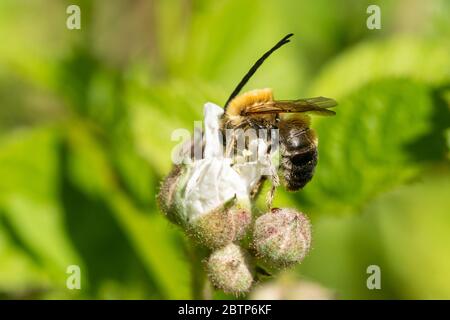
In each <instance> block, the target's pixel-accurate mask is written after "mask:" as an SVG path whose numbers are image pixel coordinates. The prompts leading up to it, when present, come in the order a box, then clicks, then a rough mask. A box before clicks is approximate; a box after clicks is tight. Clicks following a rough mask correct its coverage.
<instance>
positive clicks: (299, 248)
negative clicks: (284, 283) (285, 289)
mask: <svg viewBox="0 0 450 320" xmlns="http://www.w3.org/2000/svg"><path fill="white" fill-rule="evenodd" d="M253 246H254V248H255V250H256V252H257V255H258V257H260V258H262V259H263V260H264V261H265V262H266V263H267V264H268V265H269V266H271V267H275V268H283V267H288V266H290V265H293V264H295V263H299V262H301V261H302V260H303V258H304V257H305V256H306V254H307V253H308V251H309V249H310V246H311V224H310V222H309V220H308V218H306V216H305V215H304V214H302V213H301V212H298V211H296V210H294V209H284V208H283V209H280V208H274V209H272V210H271V212H268V213H265V214H264V215H262V216H260V217H259V218H258V219H256V221H255V226H254V230H253Z"/></svg>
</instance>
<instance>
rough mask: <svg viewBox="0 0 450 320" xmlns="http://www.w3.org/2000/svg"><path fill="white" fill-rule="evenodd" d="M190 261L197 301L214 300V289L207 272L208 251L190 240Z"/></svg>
mask: <svg viewBox="0 0 450 320" xmlns="http://www.w3.org/2000/svg"><path fill="white" fill-rule="evenodd" d="M188 245H189V260H190V263H191V289H192V297H193V299H195V300H210V299H212V288H211V285H210V283H209V280H208V277H207V275H206V272H205V266H204V260H205V259H206V258H207V256H208V249H206V248H205V247H203V246H200V245H198V244H196V243H194V242H193V241H192V240H188Z"/></svg>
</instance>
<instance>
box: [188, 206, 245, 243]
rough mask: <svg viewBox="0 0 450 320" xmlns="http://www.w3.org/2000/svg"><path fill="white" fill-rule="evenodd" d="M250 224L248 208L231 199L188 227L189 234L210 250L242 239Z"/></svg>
mask: <svg viewBox="0 0 450 320" xmlns="http://www.w3.org/2000/svg"><path fill="white" fill-rule="evenodd" d="M250 222H251V212H250V208H249V207H248V206H247V205H246V204H245V203H239V202H236V200H235V199H232V200H230V201H228V202H227V203H225V204H224V205H223V206H221V207H220V208H217V209H215V210H212V211H211V212H210V213H207V214H205V215H203V216H201V217H199V218H197V219H196V220H194V221H192V224H191V225H190V226H189V229H188V230H189V233H190V234H191V235H193V236H194V237H195V238H196V239H198V240H199V241H200V242H201V243H202V244H203V245H205V246H207V247H208V248H211V249H216V248H221V247H224V246H225V245H227V244H229V243H232V242H234V241H237V240H240V239H242V237H243V236H244V235H245V233H246V231H247V229H248V227H249V225H250Z"/></svg>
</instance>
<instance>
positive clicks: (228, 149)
mask: <svg viewBox="0 0 450 320" xmlns="http://www.w3.org/2000/svg"><path fill="white" fill-rule="evenodd" d="M235 142H236V136H235V135H234V131H233V134H232V136H231V141H230V142H227V145H226V148H225V158H230V156H231V153H232V152H233V150H234V144H235Z"/></svg>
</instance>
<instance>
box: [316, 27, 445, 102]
mask: <svg viewBox="0 0 450 320" xmlns="http://www.w3.org/2000/svg"><path fill="white" fill-rule="evenodd" d="M449 50H450V42H449V41H448V39H440V38H438V39H430V40H421V39H417V38H414V37H399V36H397V37H393V38H391V39H389V40H384V41H372V42H363V43H361V44H360V45H358V46H355V47H352V48H351V49H349V50H347V51H346V52H344V53H343V54H341V55H340V56H339V57H338V58H336V59H334V60H332V62H331V63H329V64H328V65H327V66H325V67H324V68H323V69H322V71H321V73H320V74H319V76H318V77H317V78H316V80H315V82H314V83H313V85H312V86H311V90H310V92H311V95H312V96H314V95H322V96H327V97H332V98H335V99H337V100H338V101H340V99H341V98H342V97H345V96H346V95H349V94H351V93H353V92H354V91H356V90H358V89H359V88H361V87H364V86H365V85H367V84H368V83H370V82H373V81H376V80H380V79H385V78H392V77H405V78H406V77H408V78H410V79H412V80H417V81H421V82H425V83H428V84H432V85H435V86H437V85H441V84H445V83H446V82H448V81H449V79H450V59H449V58H448V52H449Z"/></svg>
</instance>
